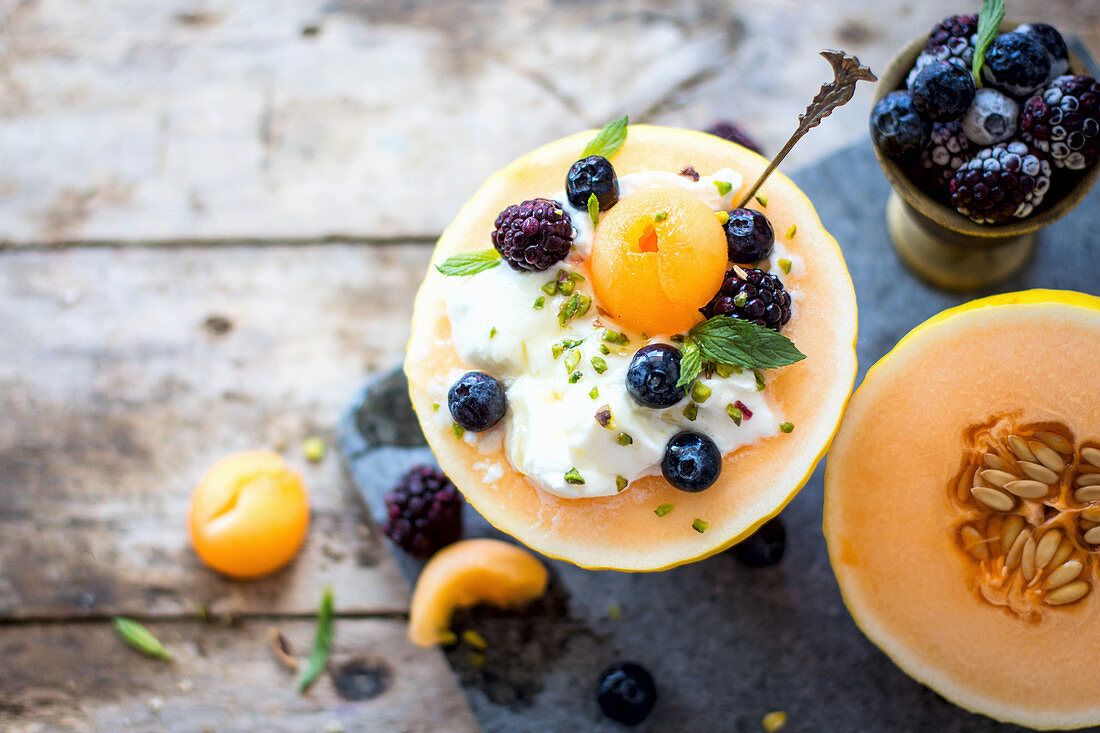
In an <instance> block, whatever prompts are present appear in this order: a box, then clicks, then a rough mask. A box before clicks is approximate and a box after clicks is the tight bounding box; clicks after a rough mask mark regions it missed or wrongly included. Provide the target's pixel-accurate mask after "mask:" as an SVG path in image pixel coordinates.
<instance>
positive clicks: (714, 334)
mask: <svg viewBox="0 0 1100 733" xmlns="http://www.w3.org/2000/svg"><path fill="white" fill-rule="evenodd" d="M805 358H806V355H805V354H803V353H802V352H801V351H799V350H798V348H797V347H795V345H794V342H793V341H791V340H790V339H789V338H787V337H786V336H784V335H782V334H781V333H779V332H777V331H773V330H772V329H770V328H765V327H764V326H758V325H757V324H755V323H752V322H750V321H745V320H742V319H740V318H732V317H730V316H713V317H712V318H708V319H707V320H705V321H703V322H702V323H700V324H698V325H697V326H695V327H694V328H692V329H691V330H690V331H688V334H687V338H685V339H684V345H683V346H682V347H681V349H680V379H679V381H678V382H676V386H677V387H684V386H687V385H689V384H691V383H692V381H694V379H695V378H696V377H698V376H699V372H700V371H702V369H703V361H704V360H706V361H711V362H714V363H715V364H724V365H727V366H735V367H740V368H742V369H777V368H779V367H783V366H787V365H789V364H794V363H795V362H798V361H802V360H803V359H805Z"/></svg>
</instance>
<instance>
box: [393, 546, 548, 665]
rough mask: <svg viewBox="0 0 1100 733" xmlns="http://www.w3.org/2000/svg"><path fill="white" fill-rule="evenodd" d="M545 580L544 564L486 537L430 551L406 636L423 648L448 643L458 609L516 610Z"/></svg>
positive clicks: (540, 591)
mask: <svg viewBox="0 0 1100 733" xmlns="http://www.w3.org/2000/svg"><path fill="white" fill-rule="evenodd" d="M547 580H548V576H547V573H546V568H545V567H544V566H543V564H542V563H541V562H539V561H538V560H537V559H536V558H535V556H534V555H532V554H531V553H530V552H528V551H527V550H524V549H523V548H521V547H517V546H516V545H513V544H510V543H508V542H502V541H501V540H489V539H478V540H462V541H460V542H455V543H454V544H452V545H448V546H447V547H444V548H443V549H442V550H440V551H439V552H437V553H436V554H434V555H433V556H432V559H431V560H429V561H428V564H427V565H425V566H424V569H423V570H422V571H421V573H420V578H419V579H418V580H417V581H416V589H415V590H414V591H413V598H412V607H411V609H410V610H409V639H411V640H412V641H413V642H415V643H416V644H418V645H420V646H424V647H427V646H432V645H433V644H438V643H440V642H442V641H446V640H447V638H448V637H450V636H451V632H450V625H451V614H452V613H454V610H455V609H456V608H469V607H470V606H474V605H477V604H478V603H491V604H493V605H494V606H499V607H501V608H516V607H519V606H522V605H523V604H525V603H527V602H528V601H530V600H532V599H534V598H538V597H539V596H541V595H542V594H543V593H544V592H545V591H546V583H547Z"/></svg>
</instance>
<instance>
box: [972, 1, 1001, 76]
mask: <svg viewBox="0 0 1100 733" xmlns="http://www.w3.org/2000/svg"><path fill="white" fill-rule="evenodd" d="M1004 18H1005V0H982V11H981V13H979V14H978V32H977V34H976V36H975V39H974V61H973V62H972V63H971V66H970V73H972V74H973V75H974V83H975V84H976V85H978V86H979V87H980V86H981V85H982V65H983V64H985V52H986V50H988V49H989V44H991V43H993V39H994V38H996V37H997V33H998V31H1000V29H1001V21H1002V20H1004Z"/></svg>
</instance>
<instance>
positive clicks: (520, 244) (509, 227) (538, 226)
mask: <svg viewBox="0 0 1100 733" xmlns="http://www.w3.org/2000/svg"><path fill="white" fill-rule="evenodd" d="M493 226H494V227H495V228H494V229H493V246H494V247H496V248H497V251H498V252H500V256H501V257H503V258H504V261H505V262H507V263H508V264H509V265H511V267H512V269H513V270H518V271H520V272H539V271H541V270H545V269H547V268H549V267H550V266H551V265H553V264H554V263H556V262H561V261H562V260H564V259H565V256H566V255H568V254H569V248H570V247H571V246H572V245H573V222H572V221H571V220H570V219H569V214H567V213H565V209H563V208H562V207H561V204H559V203H558V202H557V201H550V200H548V199H531V200H530V201H524V202H523V203H522V204H515V205H513V206H509V207H508V208H507V209H505V210H504V211H502V212H500V216H498V217H497V220H496V223H495V224H494V225H493Z"/></svg>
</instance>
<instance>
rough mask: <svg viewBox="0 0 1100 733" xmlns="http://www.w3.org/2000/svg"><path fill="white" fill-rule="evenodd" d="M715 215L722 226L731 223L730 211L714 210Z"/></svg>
mask: <svg viewBox="0 0 1100 733" xmlns="http://www.w3.org/2000/svg"><path fill="white" fill-rule="evenodd" d="M714 215H715V216H716V217H718V223H719V224H721V225H722V226H725V225H726V224H728V223H729V220H730V215H729V213H728V212H725V211H716V212H714Z"/></svg>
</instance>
